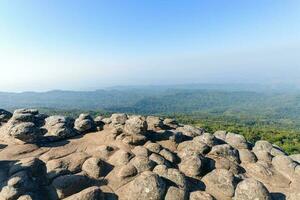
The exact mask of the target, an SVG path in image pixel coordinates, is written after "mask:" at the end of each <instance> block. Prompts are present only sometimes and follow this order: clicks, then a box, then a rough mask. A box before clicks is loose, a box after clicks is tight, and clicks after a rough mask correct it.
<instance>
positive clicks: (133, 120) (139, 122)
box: [124, 116, 147, 135]
mask: <svg viewBox="0 0 300 200" xmlns="http://www.w3.org/2000/svg"><path fill="white" fill-rule="evenodd" d="M124 131H125V132H126V133H128V134H133V135H136V134H141V135H144V134H145V133H146V131H147V122H146V121H145V118H144V117H142V116H130V117H129V119H128V120H127V121H126V122H125V127H124Z"/></svg>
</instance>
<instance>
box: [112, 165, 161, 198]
mask: <svg viewBox="0 0 300 200" xmlns="http://www.w3.org/2000/svg"><path fill="white" fill-rule="evenodd" d="M165 191H166V184H165V182H164V181H163V180H162V179H161V178H160V177H159V176H158V175H157V174H155V173H153V172H150V171H145V172H143V173H142V174H141V175H139V176H138V177H137V178H135V179H134V180H133V181H131V182H130V183H128V184H126V185H125V186H123V187H121V188H120V189H119V190H117V191H116V193H117V194H118V196H120V197H122V198H121V199H123V200H132V199H135V200H146V199H151V200H161V199H163V195H164V194H165Z"/></svg>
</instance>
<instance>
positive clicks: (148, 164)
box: [130, 156, 155, 173]
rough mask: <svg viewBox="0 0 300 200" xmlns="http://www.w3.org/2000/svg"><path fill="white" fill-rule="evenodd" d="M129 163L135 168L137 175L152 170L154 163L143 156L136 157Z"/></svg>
mask: <svg viewBox="0 0 300 200" xmlns="http://www.w3.org/2000/svg"><path fill="white" fill-rule="evenodd" d="M130 163H131V164H132V165H133V166H135V168H136V169H137V170H138V172H139V173H141V172H144V171H148V170H152V169H153V168H154V167H155V163H154V162H153V161H152V160H150V159H149V158H148V157H144V156H136V157H134V158H133V159H131V160H130Z"/></svg>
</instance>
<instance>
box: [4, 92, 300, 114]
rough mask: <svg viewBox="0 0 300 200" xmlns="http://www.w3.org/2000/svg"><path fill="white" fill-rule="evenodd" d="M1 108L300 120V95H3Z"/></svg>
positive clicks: (72, 93)
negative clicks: (192, 114) (203, 114)
mask: <svg viewBox="0 0 300 200" xmlns="http://www.w3.org/2000/svg"><path fill="white" fill-rule="evenodd" d="M0 107H2V108H6V109H14V108H20V107H38V108H41V107H44V108H56V109H84V110H104V111H108V112H129V113H141V114H160V113H189V114H191V113H211V114H226V115H247V116H257V117H258V116H268V117H272V118H278V119H284V118H288V119H300V93H297V92H293V93H291V92H286V93H285V92H263V91H258V92H254V91H228V90H214V89H210V90H204V89H184V88H183V89H177V88H174V89H168V88H167V89H163V88H162V89H141V88H137V89H132V88H128V89H120V90H117V89H111V90H97V91H87V92H76V91H59V90H57V91H50V92H41V93H35V92H24V93H3V92H2V93H0Z"/></svg>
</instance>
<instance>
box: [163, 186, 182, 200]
mask: <svg viewBox="0 0 300 200" xmlns="http://www.w3.org/2000/svg"><path fill="white" fill-rule="evenodd" d="M185 199H187V195H186V192H185V191H184V190H182V189H179V188H177V187H174V186H171V187H169V188H168V190H167V194H166V196H165V200H185Z"/></svg>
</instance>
